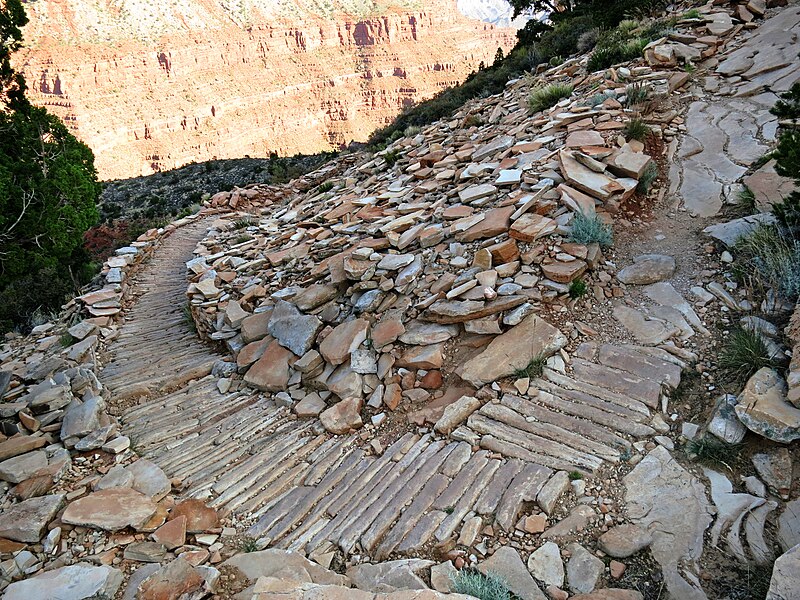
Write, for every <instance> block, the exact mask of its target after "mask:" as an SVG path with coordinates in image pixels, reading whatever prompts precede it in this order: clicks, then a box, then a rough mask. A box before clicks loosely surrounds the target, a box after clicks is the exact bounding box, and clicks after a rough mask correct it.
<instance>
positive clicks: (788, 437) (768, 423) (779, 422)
mask: <svg viewBox="0 0 800 600" xmlns="http://www.w3.org/2000/svg"><path fill="white" fill-rule="evenodd" d="M786 392H787V386H786V381H784V379H783V378H782V377H781V376H780V375H778V373H777V371H775V370H774V369H770V368H769V367H762V368H761V369H759V370H758V371H757V372H756V373H755V374H754V375H753V376H752V377H751V378H750V379H749V380H748V382H747V385H745V387H744V389H743V390H742V392H741V393H740V394H739V397H738V398H737V400H736V415H737V416H738V417H739V420H741V422H742V423H744V424H745V426H746V427H747V428H748V429H749V430H750V431H753V432H755V433H757V434H759V435H761V436H763V437H765V438H767V439H770V440H773V441H775V442H780V443H782V444H788V443H789V442H792V441H794V440H797V439H800V409H798V408H796V407H794V406H792V405H791V404H789V402H788V401H787V399H786Z"/></svg>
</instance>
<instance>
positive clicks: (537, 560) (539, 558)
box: [528, 542, 564, 587]
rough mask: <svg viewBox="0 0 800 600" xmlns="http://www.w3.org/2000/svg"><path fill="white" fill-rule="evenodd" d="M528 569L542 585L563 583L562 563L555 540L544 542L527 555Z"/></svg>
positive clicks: (558, 585) (560, 585)
mask: <svg viewBox="0 0 800 600" xmlns="http://www.w3.org/2000/svg"><path fill="white" fill-rule="evenodd" d="M528 570H529V571H530V572H531V574H532V575H533V576H534V577H535V578H536V579H537V580H538V581H541V582H542V583H543V584H544V585H554V586H556V587H562V586H563V585H564V563H563V562H562V561H561V550H559V549H558V544H556V543H555V542H545V543H544V544H543V545H542V546H541V547H540V548H539V549H538V550H536V551H534V552H532V553H531V555H530V556H529V557H528Z"/></svg>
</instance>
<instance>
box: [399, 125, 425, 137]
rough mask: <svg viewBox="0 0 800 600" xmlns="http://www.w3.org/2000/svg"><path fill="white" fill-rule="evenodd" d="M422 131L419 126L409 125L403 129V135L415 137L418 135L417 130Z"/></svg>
mask: <svg viewBox="0 0 800 600" xmlns="http://www.w3.org/2000/svg"><path fill="white" fill-rule="evenodd" d="M420 131H422V129H421V128H419V127H417V126H416V125H409V126H408V127H406V128H405V130H404V131H403V135H404V136H406V137H415V136H417V135H419V132H420Z"/></svg>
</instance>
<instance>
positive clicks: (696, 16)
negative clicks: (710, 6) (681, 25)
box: [681, 8, 702, 19]
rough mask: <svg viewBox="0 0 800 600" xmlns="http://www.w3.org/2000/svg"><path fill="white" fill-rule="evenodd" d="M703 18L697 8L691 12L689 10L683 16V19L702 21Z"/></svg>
mask: <svg viewBox="0 0 800 600" xmlns="http://www.w3.org/2000/svg"><path fill="white" fill-rule="evenodd" d="M701 18H702V16H701V15H700V11H699V10H697V9H696V8H692V9H691V10H687V11H686V12H685V13H683V15H681V19H701Z"/></svg>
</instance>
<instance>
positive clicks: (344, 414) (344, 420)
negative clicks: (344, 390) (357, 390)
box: [319, 398, 364, 435]
mask: <svg viewBox="0 0 800 600" xmlns="http://www.w3.org/2000/svg"><path fill="white" fill-rule="evenodd" d="M363 404H364V401H363V400H362V399H361V398H346V399H344V400H342V401H340V402H337V403H336V404H334V405H333V406H331V407H330V408H327V409H326V410H324V411H322V412H321V413H320V415H319V420H320V422H321V423H322V426H323V427H324V428H325V429H327V430H328V431H330V432H331V433H335V434H337V435H343V434H345V433H347V432H348V431H350V430H351V429H359V428H360V427H361V426H362V425H363V424H364V422H363V421H362V420H361V407H362V406H363Z"/></svg>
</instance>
